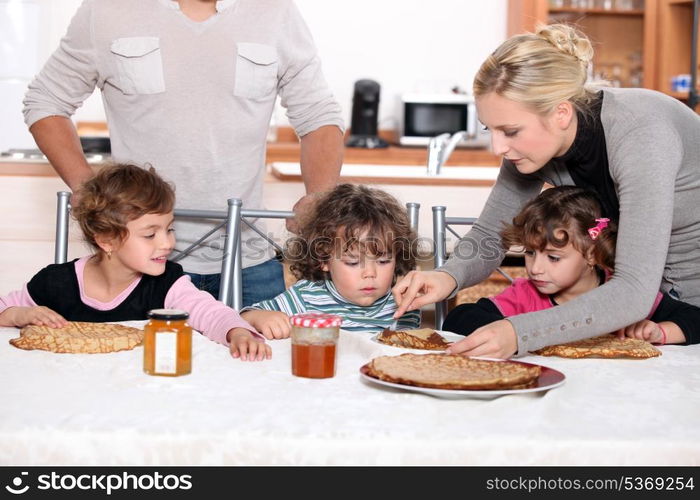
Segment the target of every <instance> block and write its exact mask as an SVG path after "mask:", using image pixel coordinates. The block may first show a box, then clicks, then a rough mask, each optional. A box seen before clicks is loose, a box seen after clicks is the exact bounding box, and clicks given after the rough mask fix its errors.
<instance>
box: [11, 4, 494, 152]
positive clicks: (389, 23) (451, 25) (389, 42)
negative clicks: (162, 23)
mask: <svg viewBox="0 0 700 500" xmlns="http://www.w3.org/2000/svg"><path fill="white" fill-rule="evenodd" d="M4 1H5V2H7V1H10V2H12V1H14V2H15V3H27V2H29V3H34V4H36V5H38V6H39V7H40V9H41V11H42V16H43V17H42V24H41V29H40V33H41V37H42V41H41V43H40V44H39V47H38V48H37V50H36V52H37V68H38V67H40V66H41V64H43V61H44V60H45V59H46V57H48V55H49V54H50V52H51V51H52V50H53V48H54V47H56V45H57V44H58V41H59V40H60V38H61V36H62V35H63V33H64V31H65V29H66V27H67V25H68V23H69V21H70V19H71V17H72V15H73V12H74V11H75V10H76V9H77V7H78V6H79V5H80V2H81V0H4ZM296 3H297V5H298V7H299V9H300V10H301V11H302V13H303V15H304V18H305V19H306V21H307V23H308V25H309V28H310V30H311V32H312V33H313V35H314V39H315V40H316V44H317V46H318V49H319V52H320V55H321V59H322V61H323V65H324V72H325V75H326V79H327V80H328V82H329V84H330V86H331V88H332V89H333V91H334V93H335V94H336V96H337V98H338V100H339V101H340V103H341V105H342V106H343V108H344V110H345V115H346V120H347V122H348V125H349V122H350V110H351V105H352V91H353V84H354V82H355V81H356V80H358V79H361V78H371V79H374V80H377V81H378V82H379V83H380V84H381V85H382V95H381V102H380V127H381V128H394V127H395V123H396V116H397V113H396V108H397V106H396V103H397V99H398V96H399V95H400V94H401V93H402V92H406V91H416V90H418V91H426V92H432V91H443V92H445V91H449V89H450V88H451V87H454V86H457V85H458V86H460V87H462V88H464V89H467V90H468V89H470V87H471V81H472V79H473V77H474V74H475V72H476V71H477V69H478V67H479V65H480V63H481V61H482V60H483V59H484V58H485V57H486V55H487V54H488V53H489V52H491V51H492V50H493V49H494V48H495V47H496V46H497V45H498V44H499V43H500V42H501V41H503V40H504V39H505V33H506V8H507V2H506V0H491V1H489V2H478V1H476V0H344V1H341V0H332V1H326V0H296ZM1 4H2V1H0V5H1ZM17 98H18V96H13V99H14V100H16V99H17ZM5 99H7V98H6V97H5ZM15 107H16V108H17V109H19V106H18V105H17V106H15ZM15 112H16V111H13V113H15ZM276 115H277V121H278V124H281V125H284V124H286V123H287V121H286V117H285V116H284V113H283V111H281V110H280V112H278V113H276ZM75 119H76V120H81V121H103V120H104V119H105V118H104V111H103V108H102V102H101V99H100V97H99V94H98V93H95V94H93V96H92V97H90V99H88V101H86V103H85V105H84V106H83V107H82V108H81V109H80V110H79V111H78V112H77V113H76V117H75ZM14 120H15V121H14V123H15V125H16V126H20V125H21V123H22V122H21V116H20V117H16V118H15V119H14ZM2 126H3V124H2V123H0V127H2ZM0 132H1V133H0V137H2V135H3V133H4V131H2V130H0ZM2 149H6V148H4V147H3V144H2V143H0V150H2Z"/></svg>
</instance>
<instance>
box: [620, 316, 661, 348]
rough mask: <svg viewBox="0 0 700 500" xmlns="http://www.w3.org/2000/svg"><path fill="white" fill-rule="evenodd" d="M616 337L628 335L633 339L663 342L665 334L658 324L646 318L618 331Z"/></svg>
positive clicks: (654, 342)
mask: <svg viewBox="0 0 700 500" xmlns="http://www.w3.org/2000/svg"><path fill="white" fill-rule="evenodd" d="M617 337H618V338H620V339H623V338H625V337H630V338H633V339H640V340H646V341H647V342H650V343H652V344H662V343H665V341H666V339H664V337H665V335H664V333H663V332H662V331H661V328H660V327H659V325H658V324H656V323H654V322H653V321H650V320H648V319H643V320H641V321H637V322H636V323H633V324H631V325H630V326H628V327H626V328H622V329H621V330H619V331H618V333H617Z"/></svg>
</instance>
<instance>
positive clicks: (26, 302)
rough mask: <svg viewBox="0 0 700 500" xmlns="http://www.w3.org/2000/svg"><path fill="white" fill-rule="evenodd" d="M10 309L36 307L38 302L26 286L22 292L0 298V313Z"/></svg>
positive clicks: (11, 293) (17, 291)
mask: <svg viewBox="0 0 700 500" xmlns="http://www.w3.org/2000/svg"><path fill="white" fill-rule="evenodd" d="M10 307H36V302H34V300H32V297H31V295H29V291H28V290H27V285H26V284H25V285H24V286H23V287H22V289H21V290H15V291H14V292H10V293H9V294H8V295H5V296H4V297H0V313H1V312H3V311H4V310H5V309H8V308H10Z"/></svg>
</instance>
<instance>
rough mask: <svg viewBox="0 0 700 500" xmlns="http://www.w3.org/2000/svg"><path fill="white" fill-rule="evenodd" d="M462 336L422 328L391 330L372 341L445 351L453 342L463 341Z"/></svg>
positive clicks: (378, 335)
mask: <svg viewBox="0 0 700 500" xmlns="http://www.w3.org/2000/svg"><path fill="white" fill-rule="evenodd" d="M463 338H464V337H463V336H462V335H457V334H456V333H452V332H443V331H438V330H433V329H432V328H420V329H417V330H390V329H386V330H384V331H383V332H381V333H378V334H377V335H375V336H374V337H372V340H373V341H375V342H378V343H380V344H384V345H390V346H392V347H401V348H404V349H421V350H425V351H444V350H445V349H447V348H448V347H449V345H450V344H452V343H453V342H457V341H458V340H462V339H463Z"/></svg>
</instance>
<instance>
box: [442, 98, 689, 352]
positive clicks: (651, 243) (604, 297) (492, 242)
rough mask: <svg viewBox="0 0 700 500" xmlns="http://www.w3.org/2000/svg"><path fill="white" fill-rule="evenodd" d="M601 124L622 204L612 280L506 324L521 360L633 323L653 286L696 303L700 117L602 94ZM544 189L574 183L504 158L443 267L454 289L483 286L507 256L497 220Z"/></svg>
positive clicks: (673, 104)
mask: <svg viewBox="0 0 700 500" xmlns="http://www.w3.org/2000/svg"><path fill="white" fill-rule="evenodd" d="M601 122H602V125H603V129H604V134H605V141H606V144H607V157H608V164H609V171H610V176H611V178H612V180H613V182H614V184H615V191H616V193H617V197H618V200H619V204H620V219H619V232H618V239H617V254H616V259H615V274H614V276H613V278H612V279H611V280H610V281H608V282H607V283H605V284H604V285H602V286H600V287H598V288H596V289H594V290H592V291H590V292H588V293H586V294H584V295H582V296H580V297H578V298H576V299H574V300H572V301H570V302H567V303H565V304H562V305H560V306H558V307H555V308H552V309H548V310H545V311H539V312H534V313H529V314H523V315H519V316H513V317H510V318H508V319H509V321H510V322H511V323H512V324H513V327H514V328H515V332H516V335H517V337H518V353H517V354H518V355H524V354H526V353H527V352H528V351H533V350H536V349H539V348H541V347H544V346H546V345H551V344H555V343H560V342H570V341H573V340H579V339H583V338H587V337H592V336H595V335H599V334H603V333H608V332H612V331H615V330H617V329H619V328H621V327H624V326H627V325H630V324H632V323H634V322H636V321H639V320H641V319H643V318H644V317H645V316H646V315H647V313H648V312H649V309H650V308H651V306H652V303H653V301H654V298H655V297H656V294H657V292H658V291H659V289H661V290H662V291H665V292H671V293H672V294H675V295H676V296H677V297H678V298H679V299H681V300H684V301H686V302H689V303H691V304H694V305H697V306H700V117H699V116H698V115H696V114H695V113H693V112H692V111H691V110H690V109H689V108H688V107H686V106H684V105H683V104H682V103H680V102H679V101H677V100H675V99H673V98H670V97H668V96H666V95H664V94H661V93H658V92H654V91H650V90H644V89H605V90H604V99H603V107H602V110H601ZM544 182H548V183H551V184H553V185H567V184H569V185H570V184H573V182H572V180H571V176H570V175H569V173H568V172H567V171H566V170H562V169H561V168H560V167H559V168H558V167H557V166H556V164H555V162H550V163H549V164H547V165H545V166H544V167H543V168H542V169H540V170H539V171H537V172H535V173H533V174H529V175H525V174H520V173H519V172H518V171H517V169H516V168H515V166H514V165H513V164H512V163H510V162H508V161H504V162H503V165H502V166H501V170H500V173H499V176H498V179H497V181H496V185H495V186H494V188H493V191H492V192H491V194H490V196H489V198H488V200H487V202H486V205H485V207H484V209H483V211H482V213H481V215H480V216H479V220H478V222H477V223H476V224H475V225H474V227H473V229H472V230H471V231H470V232H469V233H468V234H467V235H466V236H465V237H464V238H463V239H462V240H461V241H460V242H459V244H458V245H457V246H456V247H455V251H454V253H453V255H452V256H451V258H450V260H449V261H448V262H447V263H446V264H445V266H444V267H442V268H441V270H443V271H445V272H447V273H449V274H450V275H451V276H453V277H454V278H455V280H456V281H457V283H458V284H459V286H460V287H466V286H471V285H473V284H475V283H478V282H480V281H481V280H483V279H485V278H486V277H487V276H488V275H489V274H490V273H491V272H492V271H493V270H494V269H495V268H496V267H497V266H498V264H499V263H500V262H501V260H502V258H503V255H504V254H503V250H502V249H500V237H499V235H498V232H499V231H500V230H501V229H502V227H503V222H504V221H507V222H510V221H511V220H512V219H513V217H514V216H515V215H516V214H517V213H518V212H519V211H520V209H521V208H522V206H523V205H524V204H525V203H526V202H527V201H528V200H530V199H531V198H533V197H534V196H536V195H537V194H538V193H539V192H540V190H541V189H542V186H543V183H544ZM473 249H478V251H473Z"/></svg>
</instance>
